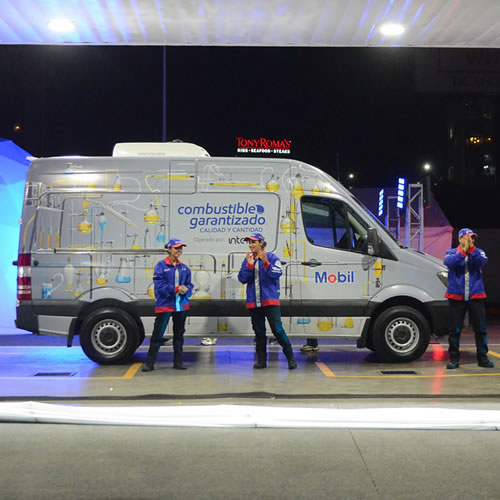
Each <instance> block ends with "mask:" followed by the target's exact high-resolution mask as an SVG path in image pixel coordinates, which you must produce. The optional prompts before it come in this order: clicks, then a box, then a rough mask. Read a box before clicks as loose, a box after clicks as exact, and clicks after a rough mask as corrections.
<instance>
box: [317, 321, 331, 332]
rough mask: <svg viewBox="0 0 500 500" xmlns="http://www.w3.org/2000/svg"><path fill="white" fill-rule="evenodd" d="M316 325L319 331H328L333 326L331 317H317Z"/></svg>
mask: <svg viewBox="0 0 500 500" xmlns="http://www.w3.org/2000/svg"><path fill="white" fill-rule="evenodd" d="M316 326H317V327H318V330H319V331H320V332H328V331H329V330H331V329H332V328H333V318H318V322H317V323H316Z"/></svg>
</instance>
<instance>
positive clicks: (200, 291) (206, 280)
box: [193, 256, 212, 299]
mask: <svg viewBox="0 0 500 500" xmlns="http://www.w3.org/2000/svg"><path fill="white" fill-rule="evenodd" d="M193 281H194V285H195V289H196V291H195V292H194V294H193V299H211V298H212V296H211V295H210V293H209V290H210V274H208V271H205V260H204V259H203V256H202V257H201V258H200V268H199V270H198V271H196V272H195V273H194V278H193Z"/></svg>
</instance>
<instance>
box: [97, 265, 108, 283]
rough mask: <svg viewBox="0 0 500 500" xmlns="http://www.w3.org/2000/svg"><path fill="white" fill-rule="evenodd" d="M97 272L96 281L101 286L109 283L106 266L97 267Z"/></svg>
mask: <svg viewBox="0 0 500 500" xmlns="http://www.w3.org/2000/svg"><path fill="white" fill-rule="evenodd" d="M96 274H97V278H96V282H97V284H98V285H99V286H104V285H106V284H107V283H108V274H107V272H106V270H105V269H104V268H102V267H98V268H97V269H96Z"/></svg>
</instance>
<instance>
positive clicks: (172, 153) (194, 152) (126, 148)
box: [113, 142, 210, 158]
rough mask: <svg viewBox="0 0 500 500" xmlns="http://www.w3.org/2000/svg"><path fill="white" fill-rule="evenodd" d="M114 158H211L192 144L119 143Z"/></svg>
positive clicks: (203, 150)
mask: <svg viewBox="0 0 500 500" xmlns="http://www.w3.org/2000/svg"><path fill="white" fill-rule="evenodd" d="M113 156H168V157H179V156H189V157H191V158H193V157H209V156H210V155H209V154H208V152H207V151H206V149H204V148H202V147H201V146H197V145H196V144H192V143H190V142H119V143H117V144H115V147H114V148H113Z"/></svg>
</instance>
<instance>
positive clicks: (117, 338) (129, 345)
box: [80, 307, 141, 365]
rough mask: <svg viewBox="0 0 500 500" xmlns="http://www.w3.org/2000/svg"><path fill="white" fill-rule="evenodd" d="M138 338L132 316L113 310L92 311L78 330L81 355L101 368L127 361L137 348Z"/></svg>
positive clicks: (117, 309) (108, 308)
mask: <svg viewBox="0 0 500 500" xmlns="http://www.w3.org/2000/svg"><path fill="white" fill-rule="evenodd" d="M140 337H141V336H140V333H139V328H138V327H137V323H136V322H135V320H134V319H133V318H132V316H130V314H129V313H128V312H126V311H124V310H123V309H119V308H117V307H106V308H103V309H96V310H95V311H92V312H91V313H90V314H89V315H88V316H87V317H86V318H85V320H84V321H83V323H82V326H81V328H80V345H81V346H82V349H83V352H84V353H85V354H86V355H87V356H88V357H89V358H90V359H91V360H92V361H95V362H96V363H99V364H101V365H113V364H119V363H124V362H126V361H128V360H129V359H130V358H131V357H132V356H133V354H134V352H135V351H136V349H137V347H138V346H139V340H140Z"/></svg>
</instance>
